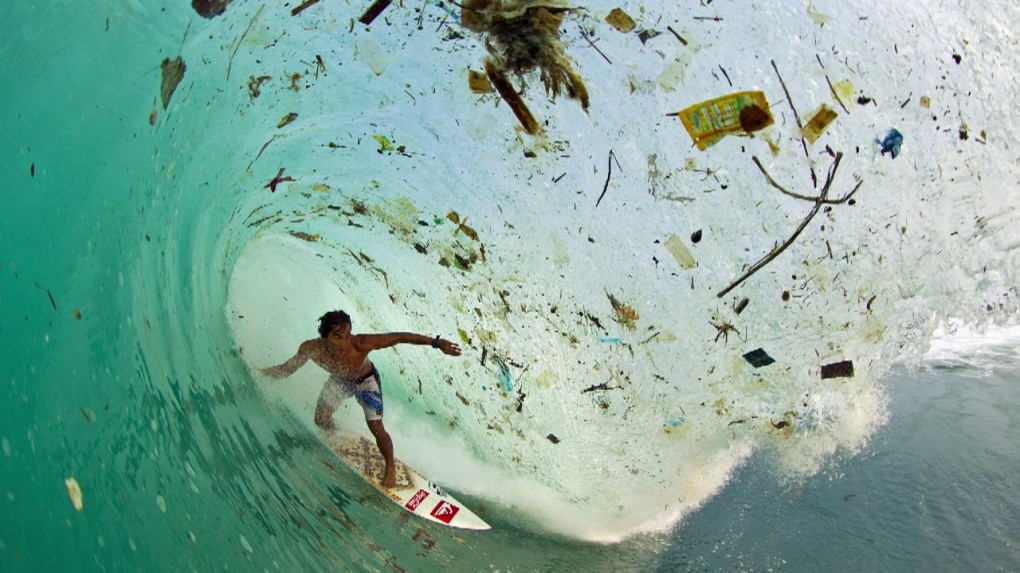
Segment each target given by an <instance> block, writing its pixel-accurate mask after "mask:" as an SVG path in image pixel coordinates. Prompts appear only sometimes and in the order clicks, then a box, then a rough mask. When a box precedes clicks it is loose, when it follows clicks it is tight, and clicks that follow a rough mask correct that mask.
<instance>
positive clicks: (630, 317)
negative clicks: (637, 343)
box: [606, 292, 641, 330]
mask: <svg viewBox="0 0 1020 573" xmlns="http://www.w3.org/2000/svg"><path fill="white" fill-rule="evenodd" d="M606 296H608V297H609V304H611V305H612V306H613V310H614V311H616V321H617V322H619V323H620V324H622V325H624V326H626V327H627V328H629V329H630V330H634V328H635V326H637V325H636V323H637V321H638V319H640V318H641V317H640V316H638V312H637V311H636V310H634V307H632V306H629V305H626V304H623V303H622V302H620V301H618V300H616V297H614V296H613V295H611V294H609V293H608V292H607V293H606Z"/></svg>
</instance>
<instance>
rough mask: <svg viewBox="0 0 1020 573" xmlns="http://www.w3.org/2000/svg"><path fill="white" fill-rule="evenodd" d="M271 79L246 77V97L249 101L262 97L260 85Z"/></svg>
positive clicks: (267, 77)
mask: <svg viewBox="0 0 1020 573" xmlns="http://www.w3.org/2000/svg"><path fill="white" fill-rule="evenodd" d="M271 79H273V78H271V77H269V76H259V77H257V78H256V77H255V76H248V96H249V97H250V98H251V99H255V98H257V97H259V96H260V95H262V84H263V83H265V82H268V81H269V80H271Z"/></svg>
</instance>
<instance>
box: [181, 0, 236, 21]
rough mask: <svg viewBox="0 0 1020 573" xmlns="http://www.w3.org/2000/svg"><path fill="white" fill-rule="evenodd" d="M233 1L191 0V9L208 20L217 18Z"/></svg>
mask: <svg viewBox="0 0 1020 573" xmlns="http://www.w3.org/2000/svg"><path fill="white" fill-rule="evenodd" d="M231 2H233V0H191V7H192V8H194V9H195V12H197V13H198V15H199V16H201V17H203V18H209V19H210V20H211V19H213V18H215V17H216V16H219V15H220V14H222V13H223V12H225V11H226V9H227V4H230V3H231Z"/></svg>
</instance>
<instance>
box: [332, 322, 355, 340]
mask: <svg viewBox="0 0 1020 573" xmlns="http://www.w3.org/2000/svg"><path fill="white" fill-rule="evenodd" d="M350 335H351V323H349V322H348V323H347V324H340V325H337V326H335V327H333V330H331V331H329V341H330V342H333V343H338V342H341V341H342V340H345V339H346V338H347V337H348V336H350Z"/></svg>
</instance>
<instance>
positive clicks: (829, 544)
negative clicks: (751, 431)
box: [660, 330, 1020, 571]
mask: <svg viewBox="0 0 1020 573" xmlns="http://www.w3.org/2000/svg"><path fill="white" fill-rule="evenodd" d="M883 383H884V385H885V387H886V389H887V391H888V393H889V400H890V404H889V422H888V424H887V425H886V426H885V427H883V428H882V429H881V430H879V431H878V432H877V433H876V434H875V436H874V438H873V439H872V440H871V443H870V444H869V445H868V447H867V448H866V449H865V450H864V451H863V452H862V453H861V454H860V455H858V456H854V457H852V458H849V459H836V460H833V463H832V464H831V465H830V467H828V468H827V469H826V470H824V471H823V472H822V473H821V474H820V475H817V476H814V477H812V478H810V479H808V480H806V481H804V482H793V483H780V482H777V481H776V479H775V475H774V474H772V473H771V472H770V469H769V468H770V465H769V463H768V460H767V459H765V458H763V457H759V458H756V459H755V460H754V461H753V462H752V463H750V464H748V466H747V467H745V468H743V470H742V471H741V472H739V473H738V475H737V476H736V478H735V479H734V480H733V482H731V483H730V485H729V486H728V487H727V488H726V489H725V490H723V492H722V493H720V494H719V496H718V497H716V498H715V499H713V500H711V501H710V502H709V503H708V504H706V505H705V507H704V508H703V509H702V510H701V511H700V512H698V513H697V514H695V515H693V516H691V518H690V519H689V520H687V521H686V522H685V523H684V524H683V525H682V526H681V527H680V528H679V529H678V530H677V531H676V532H674V533H673V534H672V536H671V544H670V545H671V546H670V548H669V550H668V551H667V552H666V554H665V556H664V557H663V559H662V562H661V567H660V570H662V571H719V570H725V571H767V570H774V571H847V570H859V571H1017V570H1020V496H1018V495H1017V493H1016V491H1017V486H1018V485H1020V412H1018V405H1020V337H1018V335H1017V331H1016V330H1012V331H1007V332H1006V333H1002V332H1000V333H999V334H997V335H995V336H993V337H988V338H985V337H980V336H965V337H956V338H953V337H949V338H945V339H940V340H938V341H937V342H936V344H935V347H934V348H933V350H932V351H931V352H930V353H929V354H928V356H927V357H926V358H925V360H924V361H923V362H922V363H921V364H919V365H918V366H917V368H916V369H912V370H907V369H906V368H905V367H902V366H898V367H896V368H895V369H894V370H893V371H892V372H891V373H890V374H888V375H887V376H886V377H885V378H884V379H883Z"/></svg>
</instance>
